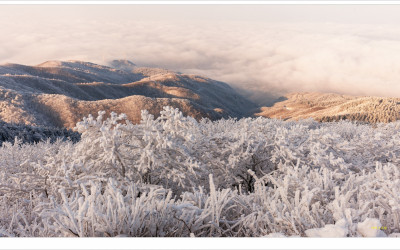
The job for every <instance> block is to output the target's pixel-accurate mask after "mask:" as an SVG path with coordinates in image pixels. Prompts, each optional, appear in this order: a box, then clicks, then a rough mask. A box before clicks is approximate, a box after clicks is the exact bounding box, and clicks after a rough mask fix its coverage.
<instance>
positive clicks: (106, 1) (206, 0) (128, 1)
mask: <svg viewBox="0 0 400 250" xmlns="http://www.w3.org/2000/svg"><path fill="white" fill-rule="evenodd" d="M0 4H12V5H14V4H17V5H20V4H55V5H58V4H64V5H65V4H68V5H72V4H104V5H107V4H113V5H121V4H142V5H155V4H158V5H163V4H169V5H179V4H181V5H220V4H224V5H225V4H233V5H255V4H271V5H310V4H321V5H332V4H340V5H341V4H343V5H354V4H362V5H391V4H400V1H399V0H392V1H362V0H359V1H346V0H342V1H329V0H328V1H319V0H315V1H302V0H299V1H286V0H282V1H251V0H250V1H209V0H204V1H183V0H181V1H152V0H149V1H131V0H126V1H118V0H117V1H110V0H104V1H94V0H92V1H77V0H71V1H65V0H64V1H50V0H48V1H36V0H32V1H19V0H15V1H0Z"/></svg>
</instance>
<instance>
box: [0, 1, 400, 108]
mask: <svg viewBox="0 0 400 250" xmlns="http://www.w3.org/2000/svg"><path fill="white" fill-rule="evenodd" d="M399 13H400V5H0V27H1V28H0V30H1V36H0V63H6V62H13V63H21V64H28V65H35V64H39V63H41V62H43V61H46V60H70V59H73V60H87V61H92V62H97V63H104V62H106V61H108V60H111V59H129V60H131V61H133V62H134V63H136V64H138V65H143V66H160V67H164V68H169V69H172V70H177V71H180V72H187V73H196V74H202V75H205V76H209V77H211V78H215V79H217V80H222V81H225V82H228V83H230V84H231V85H233V86H235V87H237V88H242V89H245V90H246V91H248V92H249V93H247V94H249V95H252V97H253V98H255V99H257V100H259V101H261V102H262V101H263V99H264V97H263V96H264V95H265V94H267V93H269V94H273V95H281V94H284V93H287V92H293V91H321V92H337V93H344V94H353V95H381V96H397V97H400V15H399Z"/></svg>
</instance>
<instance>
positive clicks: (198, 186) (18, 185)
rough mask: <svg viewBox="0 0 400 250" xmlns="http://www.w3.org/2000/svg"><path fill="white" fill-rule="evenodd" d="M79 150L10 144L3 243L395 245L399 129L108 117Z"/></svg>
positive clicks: (0, 160) (1, 178)
mask: <svg viewBox="0 0 400 250" xmlns="http://www.w3.org/2000/svg"><path fill="white" fill-rule="evenodd" d="M76 130H77V131H78V132H79V133H80V134H81V139H80V141H78V142H75V143H73V142H71V141H62V140H57V141H55V142H50V141H49V140H48V141H40V142H38V143H36V144H26V143H22V141H21V140H16V141H14V142H13V143H11V142H4V143H3V145H2V147H1V148H0V200H1V201H0V216H1V217H0V218H1V220H0V235H2V236H30V237H32V236H34V237H37V236H41V237H56V236H72V237H89V236H100V237H114V236H152V237H158V236H165V237H169V236H185V237H186V236H187V237H188V236H196V237H203V236H207V237H210V236H211V237H218V236H230V237H235V236H239V237H243V236H255V237H258V236H309V237H344V236H363V237H370V236H396V235H398V234H399V233H400V227H399V225H400V198H399V197H398V194H399V193H400V181H399V180H400V171H399V169H398V167H399V165H400V145H399V144H398V142H399V141H400V123H399V122H393V123H388V124H375V125H369V124H359V123H352V122H347V121H340V122H333V123H318V122H315V121H313V120H304V121H299V122H294V121H290V122H288V121H281V120H274V119H266V118H256V119H254V118H246V119H240V120H235V119H228V120H224V119H222V120H218V121H210V120H207V119H204V120H201V121H196V120H195V119H193V118H191V117H184V116H183V115H182V113H181V112H180V111H179V110H177V109H173V108H171V107H165V108H164V109H163V111H161V114H160V116H159V117H158V118H155V117H153V116H152V115H150V114H149V113H148V112H146V111H143V112H142V120H141V122H140V123H139V124H132V123H131V122H130V121H128V120H127V119H126V117H125V116H124V115H117V114H115V113H112V114H111V116H110V117H109V118H107V119H105V118H104V112H100V113H99V116H98V117H97V118H94V117H92V116H89V117H87V118H84V119H83V120H82V121H81V122H79V123H78V124H77V127H76Z"/></svg>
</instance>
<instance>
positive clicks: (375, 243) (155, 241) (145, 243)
mask: <svg viewBox="0 0 400 250" xmlns="http://www.w3.org/2000/svg"><path fill="white" fill-rule="evenodd" d="M0 243H1V246H0V249H2V248H3V247H6V248H7V249H43V250H47V249H176V250H181V249H190V250H195V249H231V250H236V249H254V250H256V249H257V250H258V249H293V248H295V249H310V250H314V249H366V250H370V249H398V246H399V239H398V238H340V239H335V238H322V239H321V238H73V239H71V238H30V239H27V238H18V239H12V238H3V239H1V240H0Z"/></svg>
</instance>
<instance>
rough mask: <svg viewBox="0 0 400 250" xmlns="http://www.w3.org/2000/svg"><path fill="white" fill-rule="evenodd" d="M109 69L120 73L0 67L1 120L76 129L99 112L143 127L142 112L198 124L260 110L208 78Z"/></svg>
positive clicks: (84, 65)
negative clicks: (175, 112) (177, 115)
mask: <svg viewBox="0 0 400 250" xmlns="http://www.w3.org/2000/svg"><path fill="white" fill-rule="evenodd" d="M111 64H113V65H114V66H115V67H116V66H118V67H122V69H119V68H113V67H111V66H106V65H99V64H95V63H91V62H83V61H76V60H71V61H46V62H44V63H41V64H39V65H36V66H26V65H21V64H3V65H0V120H3V121H5V122H13V123H22V124H27V125H44V126H58V127H67V128H72V127H73V126H74V125H75V123H76V122H77V121H79V120H80V119H82V117H84V116H87V115H88V114H93V115H96V114H97V111H99V109H105V110H107V111H109V112H110V111H116V112H124V113H127V115H128V118H129V119H131V120H132V121H134V122H139V120H140V109H147V110H148V111H149V112H150V113H152V114H154V115H157V114H159V111H160V110H161V109H162V106H173V107H177V108H180V109H182V111H183V112H184V114H185V115H190V116H193V117H195V118H196V119H201V118H202V117H207V118H210V119H219V118H228V117H238V118H241V117H245V116H249V115H252V111H254V110H255V109H256V108H257V106H256V105H255V104H254V103H252V102H251V101H249V100H247V99H246V98H244V97H242V96H241V95H240V94H238V93H237V92H236V91H235V90H234V89H233V88H232V87H230V86H229V85H228V84H226V83H223V82H219V81H216V80H212V79H210V78H207V77H203V76H197V75H189V74H182V73H177V72H173V71H169V70H165V69H158V68H147V67H138V66H137V65H135V64H134V63H132V62H130V61H120V60H116V61H113V62H111ZM128 66H129V67H128ZM132 110H134V111H132Z"/></svg>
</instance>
